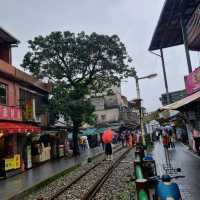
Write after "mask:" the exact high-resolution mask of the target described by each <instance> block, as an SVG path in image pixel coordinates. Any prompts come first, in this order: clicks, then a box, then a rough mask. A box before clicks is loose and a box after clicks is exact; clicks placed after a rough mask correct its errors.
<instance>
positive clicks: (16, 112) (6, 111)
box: [0, 105, 22, 121]
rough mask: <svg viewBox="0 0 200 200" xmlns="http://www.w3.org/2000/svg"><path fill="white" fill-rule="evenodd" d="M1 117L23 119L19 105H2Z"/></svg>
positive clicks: (0, 107)
mask: <svg viewBox="0 0 200 200" xmlns="http://www.w3.org/2000/svg"><path fill="white" fill-rule="evenodd" d="M0 119H4V120H14V121H21V120H22V112H21V109H20V108H18V107H12V106H3V105H0Z"/></svg>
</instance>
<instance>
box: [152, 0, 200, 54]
mask: <svg viewBox="0 0 200 200" xmlns="http://www.w3.org/2000/svg"><path fill="white" fill-rule="evenodd" d="M199 3H200V0H166V1H165V3H164V6H163V9H162V12H161V15H160V18H159V21H158V24H157V26H156V29H155V31H154V34H153V38H152V41H151V44H150V47H149V50H150V51H153V50H159V49H161V48H167V47H172V46H176V45H180V44H183V38H182V30H181V25H180V16H181V15H182V16H183V18H184V22H185V23H186V24H187V23H188V21H189V20H190V18H191V17H192V15H193V13H194V11H195V10H196V8H197V6H198V5H199Z"/></svg>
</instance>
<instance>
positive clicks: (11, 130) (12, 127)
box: [0, 122, 41, 134]
mask: <svg viewBox="0 0 200 200" xmlns="http://www.w3.org/2000/svg"><path fill="white" fill-rule="evenodd" d="M0 132H3V133H4V134H15V133H40V132H41V129H40V127H37V126H33V125H29V124H25V123H17V122H0Z"/></svg>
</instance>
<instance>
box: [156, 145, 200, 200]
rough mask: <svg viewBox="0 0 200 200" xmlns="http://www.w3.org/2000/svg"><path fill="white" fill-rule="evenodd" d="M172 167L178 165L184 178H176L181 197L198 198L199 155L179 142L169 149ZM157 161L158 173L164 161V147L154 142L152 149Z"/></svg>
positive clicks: (194, 199)
mask: <svg viewBox="0 0 200 200" xmlns="http://www.w3.org/2000/svg"><path fill="white" fill-rule="evenodd" d="M169 154H170V158H171V163H172V165H173V167H180V168H181V169H182V174H183V175H185V178H181V179H178V180H176V182H177V183H178V184H179V186H180V189H181V193H182V195H183V199H187V200H199V191H200V184H199V181H200V174H199V169H200V157H198V156H196V155H195V154H193V153H192V152H190V151H189V150H187V148H186V147H185V146H184V145H182V144H181V143H178V144H176V149H175V150H169ZM153 155H154V158H155V160H156V163H157V165H158V166H157V168H158V169H157V170H158V173H163V172H162V166H161V165H162V164H163V163H165V157H164V148H163V146H162V144H160V143H155V149H154V151H153Z"/></svg>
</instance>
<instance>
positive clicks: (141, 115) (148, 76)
mask: <svg viewBox="0 0 200 200" xmlns="http://www.w3.org/2000/svg"><path fill="white" fill-rule="evenodd" d="M156 76H157V74H156V73H154V74H149V75H147V76H141V77H138V76H137V73H136V74H135V76H134V78H135V83H136V91H137V98H138V100H139V101H140V107H139V113H140V127H141V133H142V140H143V145H145V144H146V142H145V138H144V124H143V112H142V104H141V101H142V100H141V98H140V86H139V80H143V79H152V78H155V77H156Z"/></svg>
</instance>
